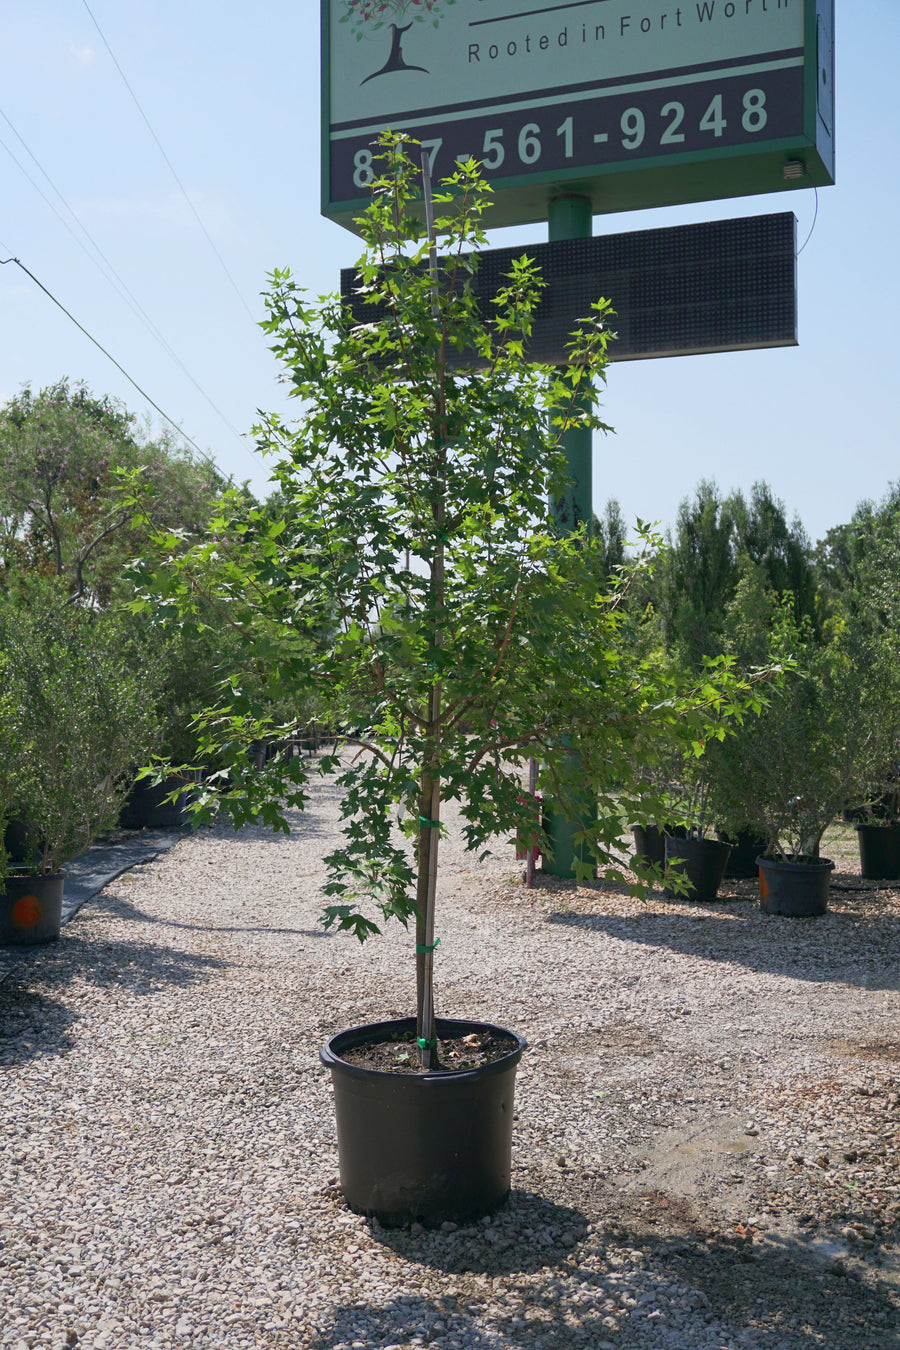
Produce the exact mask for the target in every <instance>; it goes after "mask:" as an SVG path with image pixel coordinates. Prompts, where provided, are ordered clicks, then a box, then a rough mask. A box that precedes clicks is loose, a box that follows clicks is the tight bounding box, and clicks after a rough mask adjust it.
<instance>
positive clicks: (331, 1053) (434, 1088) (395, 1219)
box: [319, 1018, 526, 1225]
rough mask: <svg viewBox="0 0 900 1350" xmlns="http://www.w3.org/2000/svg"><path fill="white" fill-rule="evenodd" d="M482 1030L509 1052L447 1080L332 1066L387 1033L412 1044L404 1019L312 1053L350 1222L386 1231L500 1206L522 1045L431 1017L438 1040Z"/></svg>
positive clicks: (411, 1029)
mask: <svg viewBox="0 0 900 1350" xmlns="http://www.w3.org/2000/svg"><path fill="white" fill-rule="evenodd" d="M484 1031H494V1032H497V1033H499V1034H501V1035H504V1036H510V1037H511V1038H512V1039H513V1040H514V1041H516V1043H517V1045H516V1049H515V1050H512V1051H510V1053H509V1054H507V1055H504V1056H503V1057H502V1058H500V1059H497V1060H495V1061H494V1062H493V1063H491V1064H485V1065H483V1066H481V1067H479V1068H476V1069H461V1070H456V1071H451V1072H448V1073H441V1072H436V1073H424V1074H398V1073H384V1072H381V1071H379V1070H376V1069H366V1068H360V1067H358V1066H356V1065H353V1064H348V1063H346V1061H344V1060H343V1059H342V1058H341V1055H342V1054H343V1053H345V1052H346V1051H347V1050H350V1049H352V1048H354V1047H355V1046H359V1045H364V1044H366V1043H371V1042H374V1041H383V1040H385V1039H387V1038H388V1037H390V1036H391V1035H396V1034H397V1033H402V1034H404V1035H410V1036H413V1037H414V1036H415V1034H416V1024H415V1019H413V1018H406V1019H402V1020H397V1021H391V1022H375V1023H372V1024H370V1025H368V1026H361V1027H351V1028H350V1029H349V1030H347V1031H342V1032H340V1033H339V1034H338V1035H337V1036H332V1038H331V1040H330V1041H329V1042H328V1044H327V1045H325V1046H323V1047H322V1049H321V1050H320V1051H319V1055H320V1058H321V1060H322V1063H323V1064H324V1065H326V1067H327V1068H328V1069H330V1071H331V1079H332V1083H333V1085H334V1107H335V1116H336V1120H337V1137H338V1159H339V1164H340V1175H341V1190H342V1191H343V1193H344V1198H345V1200H346V1201H347V1204H348V1205H349V1206H350V1208H351V1209H352V1210H355V1211H356V1213H357V1214H366V1215H368V1216H370V1217H375V1218H377V1219H378V1220H379V1221H380V1222H382V1223H384V1224H389V1225H399V1224H403V1223H408V1222H410V1221H412V1220H419V1221H421V1222H423V1223H427V1224H435V1223H441V1222H444V1221H445V1220H453V1221H455V1222H466V1221H468V1220H471V1219H474V1218H477V1217H478V1216H479V1215H482V1214H487V1213H490V1212H491V1211H492V1210H494V1209H496V1208H497V1207H498V1205H500V1204H502V1203H503V1201H504V1200H505V1199H506V1197H507V1196H508V1194H509V1187H510V1176H511V1156H512V1126H513V1092H514V1088H515V1078H516V1066H517V1064H518V1062H519V1060H520V1058H521V1056H522V1051H523V1050H525V1048H526V1044H525V1041H524V1040H523V1039H522V1037H521V1036H517V1035H516V1034H515V1033H514V1032H510V1031H504V1030H503V1029H502V1028H501V1027H491V1026H490V1025H489V1024H487V1023H485V1022H460V1021H455V1020H450V1019H447V1018H438V1019H437V1035H438V1039H441V1038H443V1039H447V1038H449V1037H454V1036H468V1035H471V1034H472V1033H477V1032H484Z"/></svg>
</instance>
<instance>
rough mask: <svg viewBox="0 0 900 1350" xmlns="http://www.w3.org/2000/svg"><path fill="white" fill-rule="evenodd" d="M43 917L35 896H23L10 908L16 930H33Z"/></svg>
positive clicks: (39, 903)
mask: <svg viewBox="0 0 900 1350" xmlns="http://www.w3.org/2000/svg"><path fill="white" fill-rule="evenodd" d="M43 917H44V911H43V908H42V906H41V902H40V900H39V899H38V898H37V896H36V895H23V896H22V897H21V898H20V899H19V900H17V901H16V903H15V904H14V905H13V907H12V921H13V923H14V924H15V926H16V928H34V926H35V924H38V923H40V921H41V919H42V918H43Z"/></svg>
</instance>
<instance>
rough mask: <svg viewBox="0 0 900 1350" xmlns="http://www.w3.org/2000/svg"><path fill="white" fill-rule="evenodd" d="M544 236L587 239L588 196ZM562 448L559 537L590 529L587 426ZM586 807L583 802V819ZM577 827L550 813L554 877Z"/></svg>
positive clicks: (567, 862)
mask: <svg viewBox="0 0 900 1350" xmlns="http://www.w3.org/2000/svg"><path fill="white" fill-rule="evenodd" d="M547 223H548V234H549V238H550V242H551V244H552V243H556V242H557V241H559V240H565V239H589V238H590V236H591V234H592V232H593V220H592V211H591V200H590V198H589V197H578V196H571V197H556V198H554V199H552V200H551V202H550V206H549V211H548V221H547ZM562 446H563V450H564V451H565V456H566V462H567V465H568V469H569V477H570V479H571V482H570V485H569V487H568V488H567V489H566V491H565V493H564V494H563V495H562V496H561V497H559V498H556V499H554V501H553V503H552V506H553V514H554V516H555V519H556V526H557V529H558V530H559V532H560V533H561V534H573V533H574V532H575V531H576V530H577V529H578V528H579V527H580V526H581V525H586V526H587V529H588V530H590V528H591V521H592V520H593V509H594V508H593V484H592V433H591V429H590V427H571V428H570V429H569V430H568V431H566V432H564V433H563V437H562ZM570 769H571V773H572V775H573V779H575V778H577V774H578V760H577V759H576V758H575V757H574V756H573V758H572V760H571V762H570ZM589 811H590V804H589V803H587V802H585V812H584V814H585V817H587V815H588V813H589ZM578 828H579V827H578V825H577V824H573V823H572V822H571V821H570V820H567V819H566V818H565V816H562V815H560V814H559V813H557V812H554V813H551V814H550V817H549V820H548V822H547V834H548V837H549V840H550V845H551V847H552V850H553V856H552V857H551V858H546V859H545V860H544V870H545V871H546V872H549V873H550V875H551V876H555V877H573V876H574V875H575V866H574V864H575V858H576V856H577V851H578V850H577V846H576V844H575V839H574V835H575V831H576V830H577V829H578Z"/></svg>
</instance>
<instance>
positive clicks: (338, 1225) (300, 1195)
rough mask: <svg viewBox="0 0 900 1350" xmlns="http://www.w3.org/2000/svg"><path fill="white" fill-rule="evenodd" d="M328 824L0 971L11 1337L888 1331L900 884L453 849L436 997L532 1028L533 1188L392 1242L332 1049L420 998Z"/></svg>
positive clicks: (501, 1337)
mask: <svg viewBox="0 0 900 1350" xmlns="http://www.w3.org/2000/svg"><path fill="white" fill-rule="evenodd" d="M336 820H337V811H336V797H335V793H334V789H333V788H331V787H330V786H329V785H327V784H324V785H322V786H321V787H319V788H318V789H317V790H316V795H315V798H314V802H313V806H312V809H311V810H310V812H309V813H308V814H307V815H306V816H305V817H304V818H303V819H302V820H300V819H298V821H297V824H296V828H295V830H294V832H293V833H292V836H291V837H290V839H284V838H282V837H274V836H271V835H268V834H265V833H263V832H261V831H256V830H252V829H248V830H245V831H243V832H242V834H240V835H239V836H234V835H231V834H229V833H226V832H225V831H218V830H217V831H205V832H203V833H201V834H199V835H197V836H194V837H191V838H187V839H184V840H181V841H180V842H178V843H177V844H176V845H175V846H174V847H173V848H172V849H171V851H170V852H168V853H167V854H163V855H160V856H159V857H158V858H157V859H156V860H155V861H153V862H152V863H150V864H149V865H146V866H142V867H138V868H135V869H134V870H132V871H130V872H128V873H126V874H125V875H123V876H121V877H119V878H118V880H116V881H115V882H114V883H112V884H111V885H109V886H108V887H107V888H106V889H105V891H103V892H102V893H101V894H100V895H99V896H98V897H96V898H95V899H94V900H93V901H91V903H90V904H88V905H87V906H85V907H84V908H83V909H82V910H81V911H80V912H79V913H78V915H77V916H76V917H75V918H74V919H73V921H72V922H71V923H69V924H68V925H67V926H66V927H65V928H64V930H63V936H62V939H61V941H60V942H59V943H58V944H54V945H53V946H51V947H46V948H41V949H39V950H35V951H33V952H31V953H29V954H28V955H27V957H26V958H25V959H24V960H22V961H21V962H20V963H19V964H18V965H17V967H16V968H15V969H14V970H13V972H12V973H11V974H10V975H9V977H8V978H7V979H6V980H5V982H3V983H2V984H0V1084H2V1087H0V1093H2V1095H0V1102H2V1112H0V1143H2V1148H0V1327H2V1330H0V1346H4V1347H6V1346H14V1347H16V1350H22V1348H23V1347H26V1346H27V1347H43V1346H47V1347H51V1346H52V1347H62V1346H70V1345H79V1346H83V1347H97V1348H98V1350H100V1348H101V1347H108V1348H109V1350H118V1347H131V1346H139V1347H141V1350H152V1348H155V1347H169V1346H185V1345H188V1346H195V1345H196V1346H221V1347H228V1348H229V1350H239V1348H241V1347H250V1346H273V1347H274V1346H283V1347H292V1348H296V1350H370V1348H371V1350H374V1348H375V1347H379V1348H380V1350H388V1347H403V1350H406V1347H410V1346H420V1345H433V1346H436V1347H447V1350H449V1348H450V1347H460V1348H462V1347H465V1348H466V1350H469V1347H472V1348H474V1350H506V1348H507V1347H528V1348H529V1350H540V1347H543V1350H563V1347H587V1348H588V1350H608V1347H617V1348H618V1347H623V1348H624V1347H636V1348H638V1347H639V1348H640V1350H742V1348H743V1347H747V1348H748V1350H813V1347H815V1348H816V1350H819V1347H825V1348H826V1350H856V1348H857V1347H859V1348H860V1350H862V1347H866V1348H867V1350H896V1347H900V1331H898V1325H900V1324H898V1304H900V1253H898V1243H897V1239H898V1226H900V1171H898V1154H897V1144H898V1140H900V1042H898V1033H897V1026H898V1011H900V992H898V989H900V979H898V952H900V942H898V936H900V895H898V893H897V892H894V891H890V890H884V889H878V890H876V889H874V888H872V887H869V886H867V885H866V884H865V883H861V882H859V880H858V878H857V877H854V875H853V871H854V865H853V863H852V860H851V859H850V857H849V854H848V856H846V857H839V858H838V870H837V873H836V885H837V887H838V888H839V887H848V888H849V887H852V888H853V889H836V890H835V892H834V894H833V899H832V906H831V912H830V913H829V915H828V916H826V917H825V918H823V919H821V920H811V921H802V920H785V919H774V918H767V917H765V916H763V915H761V914H760V913H759V911H758V906H757V904H756V901H755V899H754V897H753V888H752V885H751V884H750V883H738V884H735V885H732V886H731V887H729V888H728V889H727V890H726V892H725V899H724V900H723V902H722V903H720V904H716V905H689V904H685V903H676V902H668V901H665V900H664V899H663V898H662V897H661V896H654V897H653V898H652V899H651V900H650V901H649V902H648V903H647V904H645V905H642V904H641V903H640V902H636V901H633V900H631V899H629V898H628V897H627V896H626V895H624V894H620V893H618V892H616V891H613V890H610V889H609V888H606V889H604V888H600V887H596V888H595V887H583V888H581V889H576V888H575V887H574V886H569V885H565V884H563V883H554V882H551V881H549V880H548V881H545V882H543V884H542V885H539V886H538V887H537V888H536V889H535V890H533V891H527V890H525V889H524V888H523V887H522V886H521V884H520V876H519V868H518V867H517V865H516V864H514V863H513V862H512V860H511V854H510V851H509V850H507V849H502V850H500V852H499V853H498V856H497V857H496V858H495V859H493V860H489V861H487V862H486V863H484V864H482V865H476V864H475V862H474V861H473V860H472V859H471V858H470V857H467V856H466V855H465V854H464V853H463V852H462V850H461V848H460V846H459V844H458V841H456V840H451V841H450V842H449V843H448V844H447V845H446V846H445V850H444V862H445V876H444V880H443V902H444V903H443V904H442V907H441V910H440V914H439V921H438V926H437V932H438V935H439V936H440V937H441V946H440V948H439V949H438V953H437V958H436V980H437V992H438V1000H439V1011H440V1012H441V1013H444V1014H447V1015H458V1016H471V1017H480V1018H486V1019H489V1020H492V1021H495V1022H499V1023H500V1024H501V1025H506V1026H510V1027H514V1028H515V1029H516V1030H517V1031H520V1032H522V1033H523V1034H524V1035H525V1036H526V1037H527V1038H528V1040H529V1043H530V1049H529V1051H528V1052H527V1053H526V1055H525V1057H524V1058H523V1061H522V1064H521V1067H520V1070H519V1080H518V1085H517V1120H516V1134H515V1140H514V1175H513V1194H512V1196H511V1199H510V1202H509V1204H508V1206H507V1207H506V1208H504V1209H503V1210H502V1211H501V1212H500V1213H499V1214H498V1215H496V1216H495V1217H494V1218H492V1219H490V1220H487V1221H482V1222H481V1223H479V1224H475V1225H472V1226H471V1227H467V1228H454V1227H453V1226H452V1225H447V1226H445V1228H444V1229H442V1230H439V1231H436V1232H426V1231H423V1230H420V1229H415V1228H414V1229H413V1230H411V1231H410V1230H401V1231H382V1230H380V1229H379V1228H378V1226H377V1225H369V1224H368V1223H366V1222H365V1221H364V1220H362V1219H360V1218H358V1217H356V1216H354V1215H352V1214H350V1213H349V1212H348V1211H347V1210H346V1209H345V1208H344V1207H343V1205H342V1203H341V1200H340V1196H339V1193H338V1190H337V1186H336V1179H337V1156H336V1147H335V1140H334V1126H333V1120H332V1104H331V1090H330V1085H329V1081H328V1078H327V1076H326V1074H325V1072H324V1070H322V1069H321V1068H320V1065H319V1062H318V1053H317V1052H318V1047H319V1045H320V1043H321V1042H322V1040H323V1039H324V1038H325V1037H326V1036H327V1035H329V1034H331V1033H332V1032H333V1031H335V1030H337V1029H339V1028H341V1027H342V1026H346V1025H350V1024H353V1023H356V1022H364V1021H370V1020H375V1019H378V1018H383V1017H390V1016H401V1015H407V1014H408V1013H409V1012H410V1011H411V1010H412V1009H411V1005H412V1001H413V993H414V990H413V985H414V981H413V970H412V965H413V963H412V956H411V940H410V938H409V937H408V936H407V935H406V934H405V933H404V932H403V930H402V929H399V928H398V930H397V931H396V932H390V933H388V934H386V935H385V936H384V937H383V938H381V939H376V940H374V941H372V942H371V943H369V944H367V945H366V946H365V947H363V948H360V947H359V946H358V944H357V943H356V941H355V939H353V938H351V937H346V936H339V935H338V936H332V935H325V934H324V933H323V932H322V929H321V927H320V925H319V923H318V916H319V914H320V912H321V907H322V900H321V896H320V893H319V886H320V884H321V880H322V876H323V869H322V864H321V858H322V856H323V854H324V853H326V852H327V851H328V846H329V843H330V841H331V840H333V838H334V836H335V828H336ZM839 842H840V841H839Z"/></svg>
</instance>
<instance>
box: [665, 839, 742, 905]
mask: <svg viewBox="0 0 900 1350" xmlns="http://www.w3.org/2000/svg"><path fill="white" fill-rule="evenodd" d="M730 853H731V845H730V844H723V843H722V841H721V840H720V839H672V838H671V836H669V835H666V876H667V877H669V876H670V875H671V874H672V873H674V872H676V871H677V872H678V873H680V874H681V875H682V876H685V877H686V878H687V880H688V890H687V892H685V893H683V894H681V895H677V896H676V893H675V891H674V890H671V889H670V888H669V887H668V886H666V887H664V889H663V894H664V895H667V896H668V897H669V898H670V899H676V898H677V899H679V900H715V898H716V896H717V895H718V893H719V887H720V886H721V884H722V878H723V877H724V875H725V864H726V863H727V862H728V856H729V854H730Z"/></svg>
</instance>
